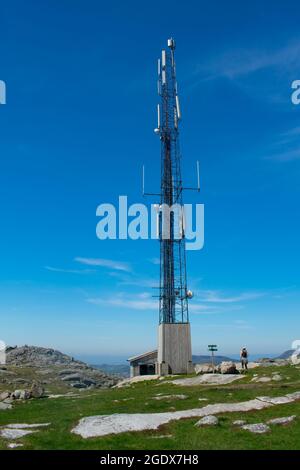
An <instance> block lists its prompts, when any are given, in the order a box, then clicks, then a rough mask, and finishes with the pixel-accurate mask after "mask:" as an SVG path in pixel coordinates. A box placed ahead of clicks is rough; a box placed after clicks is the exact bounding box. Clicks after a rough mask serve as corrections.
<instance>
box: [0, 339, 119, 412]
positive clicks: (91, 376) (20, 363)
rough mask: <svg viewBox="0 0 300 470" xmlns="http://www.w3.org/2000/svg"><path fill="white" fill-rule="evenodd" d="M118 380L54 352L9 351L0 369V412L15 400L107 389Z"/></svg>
mask: <svg viewBox="0 0 300 470" xmlns="http://www.w3.org/2000/svg"><path fill="white" fill-rule="evenodd" d="M119 380H120V378H119V377H116V376H113V375H109V374H106V373H104V372H102V371H101V370H99V369H96V368H94V367H90V366H88V365H87V364H85V363H84V362H81V361H77V360H75V359H74V358H72V357H70V356H68V355H66V354H62V353H61V352H59V351H55V350H54V349H49V348H41V347H36V346H22V347H15V348H8V349H7V355H6V364H5V365H2V366H0V409H5V408H9V407H10V406H11V404H12V403H13V402H14V401H15V400H27V399H31V398H40V397H42V396H50V397H51V396H53V395H55V394H57V393H58V392H59V393H60V394H61V393H63V394H64V393H68V392H69V391H70V390H74V389H75V390H87V389H88V390H91V389H94V388H110V387H112V386H114V385H116V384H117V383H118V381H119Z"/></svg>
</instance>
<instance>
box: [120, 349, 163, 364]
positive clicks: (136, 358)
mask: <svg viewBox="0 0 300 470" xmlns="http://www.w3.org/2000/svg"><path fill="white" fill-rule="evenodd" d="M152 354H157V349H154V350H153V351H147V352H145V353H143V354H139V355H138V356H132V357H129V358H128V359H127V361H129V362H132V361H136V360H138V359H143V358H145V357H147V356H151V355H152Z"/></svg>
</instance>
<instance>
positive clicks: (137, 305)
mask: <svg viewBox="0 0 300 470" xmlns="http://www.w3.org/2000/svg"><path fill="white" fill-rule="evenodd" d="M86 300H87V302H89V303H91V304H94V305H110V306H112V307H120V308H122V309H124V308H125V309H133V310H157V309H158V302H157V300H154V299H152V298H151V296H150V295H149V294H148V293H146V292H143V293H141V294H136V295H135V296H133V295H132V296H128V295H127V294H124V293H120V294H118V295H116V296H115V297H111V298H101V297H94V298H88V299H86Z"/></svg>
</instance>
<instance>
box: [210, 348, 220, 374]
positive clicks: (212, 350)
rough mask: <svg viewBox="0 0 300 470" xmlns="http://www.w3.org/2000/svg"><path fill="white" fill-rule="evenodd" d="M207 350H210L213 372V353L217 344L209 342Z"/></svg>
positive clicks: (216, 349)
mask: <svg viewBox="0 0 300 470" xmlns="http://www.w3.org/2000/svg"><path fill="white" fill-rule="evenodd" d="M208 350H209V351H210V352H211V365H212V369H213V372H215V362H214V353H215V352H217V351H218V346H217V345H216V344H209V345H208Z"/></svg>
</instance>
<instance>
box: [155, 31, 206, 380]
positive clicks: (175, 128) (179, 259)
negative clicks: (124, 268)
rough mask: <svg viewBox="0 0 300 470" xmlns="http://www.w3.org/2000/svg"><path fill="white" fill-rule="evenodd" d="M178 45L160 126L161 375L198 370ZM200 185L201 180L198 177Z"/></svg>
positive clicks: (165, 57) (165, 55) (165, 70)
mask: <svg viewBox="0 0 300 470" xmlns="http://www.w3.org/2000/svg"><path fill="white" fill-rule="evenodd" d="M174 52H175V41H174V39H169V40H168V48H167V49H164V50H162V54H161V58H160V59H159V60H158V95H159V96H160V104H159V105H158V107H157V114H158V123H157V128H156V129H155V133H156V134H157V135H158V136H159V137H160V141H161V187H160V211H159V240H160V286H159V327H158V357H157V370H156V372H157V373H158V374H159V375H167V374H180V373H181V374H187V373H190V372H191V371H192V351H191V331H190V323H189V312H188V299H189V298H191V297H192V292H191V291H189V290H188V289H187V277H186V256H185V234H184V229H185V224H184V212H183V200H182V193H183V190H184V187H183V184H182V177H181V155H180V148H179V122H180V119H181V112H180V105H179V98H178V91H177V81H176V65H175V56H174ZM198 180H199V175H198Z"/></svg>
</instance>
